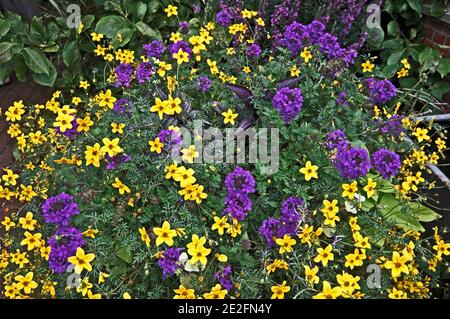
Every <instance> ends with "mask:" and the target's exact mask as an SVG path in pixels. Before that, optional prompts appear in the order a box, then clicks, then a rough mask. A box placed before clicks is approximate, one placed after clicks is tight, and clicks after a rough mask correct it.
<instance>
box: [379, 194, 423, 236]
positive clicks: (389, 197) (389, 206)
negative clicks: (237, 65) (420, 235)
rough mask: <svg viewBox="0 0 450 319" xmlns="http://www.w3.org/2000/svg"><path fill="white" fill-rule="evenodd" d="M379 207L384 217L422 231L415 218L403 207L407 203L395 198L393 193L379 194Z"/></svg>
mask: <svg viewBox="0 0 450 319" xmlns="http://www.w3.org/2000/svg"><path fill="white" fill-rule="evenodd" d="M379 207H380V212H381V213H382V214H383V216H384V218H386V219H390V220H392V221H394V222H395V223H396V225H398V226H401V227H404V228H407V229H411V230H418V231H424V228H423V227H422V225H421V224H420V223H419V221H418V220H417V218H416V217H415V216H414V215H413V214H412V213H411V212H409V211H408V210H407V209H405V207H407V205H406V204H405V203H404V202H402V201H400V200H399V199H397V198H396V197H395V195H393V194H383V195H382V196H380V204H379Z"/></svg>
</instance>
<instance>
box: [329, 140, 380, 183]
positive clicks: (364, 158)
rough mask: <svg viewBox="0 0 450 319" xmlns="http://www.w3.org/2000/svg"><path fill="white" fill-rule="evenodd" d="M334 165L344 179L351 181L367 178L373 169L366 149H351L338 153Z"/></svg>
mask: <svg viewBox="0 0 450 319" xmlns="http://www.w3.org/2000/svg"><path fill="white" fill-rule="evenodd" d="M334 165H335V167H336V168H337V169H338V170H339V173H340V175H341V177H342V178H349V179H356V178H358V177H362V176H366V174H367V172H368V171H369V169H370V168H371V165H370V159H369V155H368V154H367V151H366V150H365V149H364V148H350V149H347V150H343V151H340V152H338V153H337V155H336V159H335V160H334Z"/></svg>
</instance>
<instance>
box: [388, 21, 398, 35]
mask: <svg viewBox="0 0 450 319" xmlns="http://www.w3.org/2000/svg"><path fill="white" fill-rule="evenodd" d="M398 31H399V26H398V23H397V21H394V20H393V21H391V22H389V23H388V25H387V32H388V35H397V34H398Z"/></svg>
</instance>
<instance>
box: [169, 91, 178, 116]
mask: <svg viewBox="0 0 450 319" xmlns="http://www.w3.org/2000/svg"><path fill="white" fill-rule="evenodd" d="M166 103H167V104H166V107H167V111H166V112H167V114H168V115H173V114H175V113H177V114H180V113H181V106H180V104H181V99H180V98H179V97H176V98H173V97H172V95H171V94H169V98H168V99H167V102H166Z"/></svg>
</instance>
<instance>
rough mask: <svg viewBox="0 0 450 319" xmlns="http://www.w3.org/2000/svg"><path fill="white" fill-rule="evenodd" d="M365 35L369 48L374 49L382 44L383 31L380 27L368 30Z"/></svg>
mask: <svg viewBox="0 0 450 319" xmlns="http://www.w3.org/2000/svg"><path fill="white" fill-rule="evenodd" d="M367 34H368V36H367V43H368V45H369V47H371V48H375V49H376V48H379V47H380V46H381V45H382V44H383V40H384V31H383V29H382V28H381V27H376V28H369V29H368V31H367Z"/></svg>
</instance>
